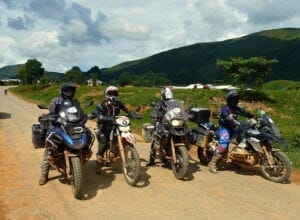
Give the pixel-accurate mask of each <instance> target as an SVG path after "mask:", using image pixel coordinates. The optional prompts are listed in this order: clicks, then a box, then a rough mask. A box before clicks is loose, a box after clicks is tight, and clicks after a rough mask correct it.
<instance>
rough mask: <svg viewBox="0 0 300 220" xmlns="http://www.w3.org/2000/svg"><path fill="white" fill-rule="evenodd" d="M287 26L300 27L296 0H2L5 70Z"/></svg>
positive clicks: (131, 54)
mask: <svg viewBox="0 0 300 220" xmlns="http://www.w3.org/2000/svg"><path fill="white" fill-rule="evenodd" d="M283 27H295V28H300V3H299V0H0V68H1V67H4V66H7V65H14V64H22V63H26V61H27V60H28V59H37V60H38V61H40V62H41V63H42V64H43V67H44V68H45V69H46V70H47V71H56V72H66V71H67V70H69V69H71V68H72V67H73V66H78V67H79V68H80V69H81V70H82V71H87V70H89V69H90V68H91V67H94V66H98V67H99V68H100V69H101V68H106V67H111V66H114V65H116V64H119V63H122V62H126V61H131V60H135V59H140V58H145V57H148V56H151V55H154V54H157V53H160V52H163V51H166V50H170V49H173V48H178V47H182V46H187V45H190V44H194V43H202V42H215V41H222V40H226V39H231V38H235V37H240V36H244V35H247V34H251V33H254V32H258V31H262V30H269V29H275V28H283Z"/></svg>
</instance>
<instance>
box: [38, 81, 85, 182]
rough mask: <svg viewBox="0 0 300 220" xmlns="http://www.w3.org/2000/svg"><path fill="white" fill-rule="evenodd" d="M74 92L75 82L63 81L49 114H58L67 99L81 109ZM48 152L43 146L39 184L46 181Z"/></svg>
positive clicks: (48, 165)
mask: <svg viewBox="0 0 300 220" xmlns="http://www.w3.org/2000/svg"><path fill="white" fill-rule="evenodd" d="M75 92H76V85H75V84H73V83H64V84H63V85H62V87H61V89H60V96H58V97H55V98H53V99H52V101H51V104H50V108H49V114H50V115H54V116H56V115H58V113H59V111H60V110H61V107H62V106H63V104H64V103H65V102H69V101H71V102H72V105H75V106H77V107H78V109H81V107H80V104H79V102H78V101H77V100H73V98H74V95H75ZM51 126H59V124H57V123H56V122H53V123H52V125H51ZM51 126H50V127H49V128H47V129H48V131H49V130H51ZM48 154H49V152H48V149H47V148H45V151H44V155H43V158H42V163H41V177H40V180H39V185H44V184H46V183H47V181H48V174H49V170H50V164H49V162H48V161H47V159H46V158H47V156H48Z"/></svg>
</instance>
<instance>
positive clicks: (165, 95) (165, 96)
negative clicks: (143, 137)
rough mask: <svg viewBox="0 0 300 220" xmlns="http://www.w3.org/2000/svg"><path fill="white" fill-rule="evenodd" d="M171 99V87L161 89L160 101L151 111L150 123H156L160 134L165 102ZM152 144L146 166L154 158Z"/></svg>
mask: <svg viewBox="0 0 300 220" xmlns="http://www.w3.org/2000/svg"><path fill="white" fill-rule="evenodd" d="M171 99H173V92H172V90H171V88H169V87H166V88H163V89H162V90H161V101H160V102H158V103H156V104H155V106H154V107H153V110H152V112H151V116H150V117H151V120H152V123H156V130H157V131H156V132H157V133H158V134H159V135H162V132H163V130H162V119H163V117H164V115H165V113H166V111H167V109H166V104H165V102H166V101H168V100H171ZM154 147H155V146H153V144H152V145H151V151H150V156H149V161H148V162H147V163H146V166H153V165H154V164H155V159H156V150H155V148H154Z"/></svg>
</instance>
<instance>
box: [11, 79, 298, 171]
mask: <svg viewBox="0 0 300 220" xmlns="http://www.w3.org/2000/svg"><path fill="white" fill-rule="evenodd" d="M299 85H300V83H299V82H292V81H283V80H281V81H272V82H269V83H266V84H265V85H264V87H263V90H262V91H245V92H242V93H241V103H240V105H241V107H245V108H246V109H247V110H248V111H251V112H252V113H257V111H258V109H262V110H264V111H266V112H267V113H268V114H270V115H271V117H272V118H273V120H274V121H275V124H276V125H277V126H278V128H279V130H280V132H281V134H282V137H284V138H285V139H286V140H287V141H288V147H287V148H284V149H283V151H284V152H285V153H286V154H287V155H288V157H289V158H290V159H291V161H292V162H293V167H294V168H297V169H300V129H299V128H300V120H299V119H300V104H299V100H300V93H299V88H300V86H299ZM105 89H106V87H103V86H99V87H88V86H78V88H77V91H76V95H75V98H76V99H78V101H79V102H80V103H81V105H82V106H85V103H87V101H89V100H93V101H94V105H93V106H90V107H88V108H86V109H85V112H86V113H90V112H92V111H93V109H94V108H95V107H96V105H97V104H98V103H99V101H101V100H102V99H103V97H104V91H105ZM119 89H120V95H119V98H120V100H121V101H122V102H124V103H125V104H126V106H127V107H128V108H129V109H130V110H134V109H135V108H136V107H137V106H140V107H141V111H140V113H141V115H142V119H141V120H135V119H133V120H132V123H131V125H132V130H133V131H134V132H136V133H138V134H141V131H142V125H143V123H148V122H149V121H150V111H151V109H152V105H151V103H152V101H158V100H160V91H161V88H155V87H119ZM10 92H13V93H15V94H16V95H17V96H19V97H21V98H23V99H26V100H27V101H30V102H32V103H43V104H46V105H50V102H51V100H52V98H53V97H55V96H58V95H59V94H60V86H59V85H52V86H49V87H45V88H42V89H38V90H34V89H33V88H32V87H31V86H18V87H13V88H10ZM173 92H174V97H175V98H177V99H181V100H183V101H184V103H185V108H186V109H187V108H189V107H190V106H194V107H202V108H209V109H210V110H211V112H212V113H213V115H216V114H218V112H219V110H220V107H221V105H222V104H224V103H225V97H226V94H227V93H228V91H222V90H199V89H195V90H183V89H174V90H173ZM211 120H212V122H214V123H217V119H216V118H212V119H211ZM188 125H189V126H190V127H193V126H196V124H193V123H191V122H189V123H188Z"/></svg>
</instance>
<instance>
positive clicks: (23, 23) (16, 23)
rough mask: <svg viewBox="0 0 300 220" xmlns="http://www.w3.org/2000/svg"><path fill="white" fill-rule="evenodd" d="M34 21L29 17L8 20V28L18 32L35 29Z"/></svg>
mask: <svg viewBox="0 0 300 220" xmlns="http://www.w3.org/2000/svg"><path fill="white" fill-rule="evenodd" d="M33 24H34V20H33V19H31V18H29V17H28V16H26V15H25V16H24V17H17V18H8V22H7V26H9V27H11V28H13V29H16V30H26V29H30V28H32V27H33Z"/></svg>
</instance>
